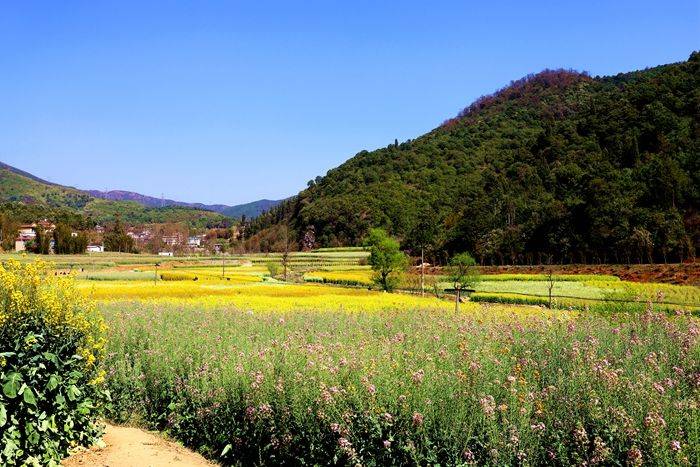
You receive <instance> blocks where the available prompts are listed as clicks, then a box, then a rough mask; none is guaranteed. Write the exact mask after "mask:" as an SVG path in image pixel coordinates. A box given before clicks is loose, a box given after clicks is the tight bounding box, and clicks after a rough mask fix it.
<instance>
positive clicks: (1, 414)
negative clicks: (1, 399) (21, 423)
mask: <svg viewBox="0 0 700 467" xmlns="http://www.w3.org/2000/svg"><path fill="white" fill-rule="evenodd" d="M5 423H7V409H6V408H5V404H3V403H0V427H3V426H5Z"/></svg>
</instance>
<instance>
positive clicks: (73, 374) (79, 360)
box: [0, 260, 108, 465]
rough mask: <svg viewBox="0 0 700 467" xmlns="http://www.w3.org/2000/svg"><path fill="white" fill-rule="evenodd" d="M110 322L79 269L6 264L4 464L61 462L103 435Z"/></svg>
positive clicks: (0, 299) (1, 290)
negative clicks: (81, 282)
mask: <svg viewBox="0 0 700 467" xmlns="http://www.w3.org/2000/svg"><path fill="white" fill-rule="evenodd" d="M105 329H106V328H105V325H104V323H103V321H102V319H101V318H100V316H99V315H98V314H97V312H96V310H95V309H94V308H93V307H92V306H91V304H90V303H88V302H87V301H86V300H85V299H84V298H83V296H82V295H81V294H80V293H79V291H78V290H77V289H76V288H75V286H74V278H73V277H72V276H68V277H56V276H53V275H50V274H48V266H47V265H46V263H43V262H35V263H26V264H21V263H20V262H18V261H15V260H10V261H7V262H6V263H4V264H2V265H0V343H1V344H0V385H1V386H2V391H0V446H2V450H0V464H1V465H25V464H28V465H40V464H41V465H58V462H59V461H60V459H61V458H62V457H65V456H66V455H67V454H68V452H69V450H70V449H71V448H73V447H75V446H89V445H91V444H93V443H94V442H95V441H96V440H98V439H99V437H100V436H101V434H102V432H101V427H100V426H99V425H98V423H97V418H98V417H99V415H100V413H101V412H100V408H101V406H102V405H103V403H104V402H105V401H106V400H107V399H108V394H107V392H106V391H105V390H104V389H103V384H102V380H103V379H104V373H103V372H101V371H100V370H98V369H97V368H98V363H99V361H100V360H101V358H102V356H103V347H104V337H103V336H104V333H105Z"/></svg>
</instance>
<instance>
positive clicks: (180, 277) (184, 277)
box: [160, 272, 197, 281]
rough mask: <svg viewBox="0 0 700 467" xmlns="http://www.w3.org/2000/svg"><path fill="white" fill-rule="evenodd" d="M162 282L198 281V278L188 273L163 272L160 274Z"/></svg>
mask: <svg viewBox="0 0 700 467" xmlns="http://www.w3.org/2000/svg"><path fill="white" fill-rule="evenodd" d="M160 280H163V281H196V280H197V276H194V275H192V274H188V273H186V272H163V273H161V274H160Z"/></svg>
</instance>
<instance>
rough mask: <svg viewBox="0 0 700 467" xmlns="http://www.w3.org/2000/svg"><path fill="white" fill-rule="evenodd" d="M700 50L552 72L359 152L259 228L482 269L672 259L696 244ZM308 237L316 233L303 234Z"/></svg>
mask: <svg viewBox="0 0 700 467" xmlns="http://www.w3.org/2000/svg"><path fill="white" fill-rule="evenodd" d="M699 200H700V54H699V53H693V54H692V55H691V57H690V58H689V60H688V61H687V62H682V63H676V64H671V65H665V66H659V67H656V68H652V69H647V70H643V71H637V72H632V73H625V74H619V75H616V76H612V77H603V78H591V77H589V76H587V75H586V74H582V73H576V72H572V71H565V70H555V71H552V70H546V71H543V72H541V73H538V74H536V75H531V76H528V77H526V78H523V79H521V80H519V81H516V82H513V83H511V85H509V86H508V87H506V88H504V89H502V90H500V91H498V92H496V93H495V94H493V95H491V96H486V97H483V98H481V99H479V100H477V101H476V102H475V103H474V104H472V105H471V106H469V107H468V108H466V109H465V110H464V111H462V112H461V113H460V114H459V115H458V116H457V117H456V118H453V119H451V120H448V121H446V122H445V123H444V124H442V125H441V126H440V127H438V128H436V129H435V130H433V131H431V132H430V133H428V134H426V135H424V136H421V137H419V138H417V139H415V140H409V141H406V142H404V143H400V144H390V145H389V146H388V147H386V148H382V149H378V150H375V151H371V152H367V151H362V152H360V153H359V154H357V155H356V156H355V157H353V158H352V159H350V160H348V161H347V162H346V163H344V164H343V165H341V166H339V167H337V168H335V169H333V170H331V171H329V172H328V174H327V175H326V176H325V177H322V178H318V179H317V180H316V181H312V182H309V187H308V188H307V189H306V190H304V191H302V192H301V193H299V195H298V196H297V197H295V198H293V199H291V200H289V201H287V202H285V203H284V204H282V205H280V206H279V207H278V208H276V209H273V210H272V211H271V212H270V213H268V214H267V215H265V216H263V217H262V218H260V219H259V220H257V221H256V222H254V223H253V225H252V226H251V230H250V232H251V233H255V232H259V231H261V230H263V229H265V228H267V227H268V226H270V225H272V224H274V223H276V222H280V221H283V220H284V219H287V221H288V222H289V223H290V224H291V225H292V226H293V228H294V229H295V231H296V232H297V236H298V238H299V240H300V241H301V239H302V237H304V235H305V233H307V232H309V231H311V230H312V229H311V227H313V231H314V233H315V238H316V242H317V244H318V245H321V246H331V245H347V244H357V243H358V242H359V241H360V240H361V238H362V237H363V236H364V235H365V234H366V233H367V231H368V229H369V228H370V227H375V226H380V227H384V228H386V229H388V230H389V231H390V232H391V233H393V234H395V235H398V236H399V237H401V238H402V239H403V240H404V245H406V246H410V245H412V244H415V243H416V239H417V237H418V236H419V233H420V231H421V230H425V229H424V228H419V225H421V224H422V225H423V226H426V225H436V226H437V232H436V238H435V240H434V241H432V243H433V244H434V245H435V249H436V250H437V251H439V252H441V253H443V252H454V251H462V250H468V251H471V252H473V253H474V254H475V255H476V257H477V258H479V259H480V260H481V261H483V262H499V263H500V262H507V263H528V262H543V261H547V260H549V259H551V258H554V260H556V261H564V262H594V261H603V262H624V261H637V260H641V261H649V260H655V261H661V260H664V259H665V260H668V261H671V260H673V261H678V260H682V259H684V258H687V257H688V256H690V255H693V254H694V250H697V249H698V248H699V247H700V246H699V243H700V233H699V232H700V212H699V207H700V204H699V203H698V201H699ZM307 238H308V235H307Z"/></svg>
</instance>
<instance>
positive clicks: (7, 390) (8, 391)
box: [2, 373, 22, 399]
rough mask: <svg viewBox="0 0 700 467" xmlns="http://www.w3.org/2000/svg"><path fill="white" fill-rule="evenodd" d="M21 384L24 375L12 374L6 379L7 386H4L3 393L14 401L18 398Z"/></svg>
mask: <svg viewBox="0 0 700 467" xmlns="http://www.w3.org/2000/svg"><path fill="white" fill-rule="evenodd" d="M21 383H22V375H20V374H19V373H10V374H9V375H7V376H6V377H5V384H3V385H2V393H3V394H5V395H6V396H7V397H9V398H10V399H14V398H15V397H17V393H18V392H19V388H20V385H21Z"/></svg>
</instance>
